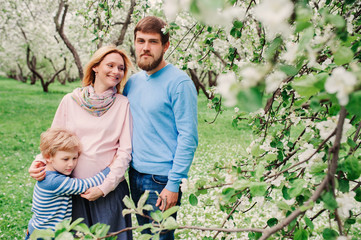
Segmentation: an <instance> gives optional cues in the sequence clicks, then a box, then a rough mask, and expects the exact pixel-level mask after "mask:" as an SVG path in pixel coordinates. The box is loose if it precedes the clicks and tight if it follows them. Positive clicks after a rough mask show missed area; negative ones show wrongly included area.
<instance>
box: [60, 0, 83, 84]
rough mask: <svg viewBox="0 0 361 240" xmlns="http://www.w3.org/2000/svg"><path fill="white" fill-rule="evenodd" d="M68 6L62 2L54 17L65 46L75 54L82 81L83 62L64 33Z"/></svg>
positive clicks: (62, 0)
mask: <svg viewBox="0 0 361 240" xmlns="http://www.w3.org/2000/svg"><path fill="white" fill-rule="evenodd" d="M68 7H69V5H68V4H65V1H64V0H61V1H60V3H59V8H58V12H57V13H56V15H55V17H54V22H55V26H56V31H57V32H58V33H59V35H60V37H61V39H63V41H64V43H65V45H66V46H67V47H68V49H69V51H70V52H71V53H72V54H73V57H74V60H75V65H76V67H77V68H78V72H79V78H80V80H82V79H83V76H84V75H83V66H82V64H81V60H80V57H79V54H78V52H77V51H76V49H75V47H74V46H73V45H72V44H71V43H70V41H69V39H68V38H67V36H66V35H65V33H64V22H65V17H66V14H67V12H68ZM63 8H64V11H63V15H62V19H61V23H59V16H60V13H61V12H62V10H63Z"/></svg>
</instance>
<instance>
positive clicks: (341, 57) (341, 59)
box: [333, 46, 353, 65]
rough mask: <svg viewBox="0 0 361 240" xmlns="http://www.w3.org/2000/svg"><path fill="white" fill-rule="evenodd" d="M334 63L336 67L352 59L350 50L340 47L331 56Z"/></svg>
mask: <svg viewBox="0 0 361 240" xmlns="http://www.w3.org/2000/svg"><path fill="white" fill-rule="evenodd" d="M333 57H334V62H335V63H336V64H337V65H344V64H346V63H349V62H351V61H352V59H353V52H352V50H351V49H350V48H348V47H344V46H341V47H340V48H339V49H338V50H337V51H336V52H335V54H334V55H333Z"/></svg>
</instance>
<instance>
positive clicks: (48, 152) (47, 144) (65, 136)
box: [40, 128, 81, 158]
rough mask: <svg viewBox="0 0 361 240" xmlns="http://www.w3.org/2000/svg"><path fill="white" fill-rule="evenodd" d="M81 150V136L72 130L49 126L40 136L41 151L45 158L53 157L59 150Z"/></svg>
mask: <svg viewBox="0 0 361 240" xmlns="http://www.w3.org/2000/svg"><path fill="white" fill-rule="evenodd" d="M74 149H77V150H78V152H79V154H80V152H81V144H80V140H79V138H78V137H77V136H76V135H75V134H74V133H73V132H71V131H69V130H66V129H60V128H49V129H48V130H46V131H45V132H43V133H42V134H41V136H40V151H41V153H42V155H43V157H44V158H49V157H53V156H54V155H55V154H56V152H57V151H72V150H74Z"/></svg>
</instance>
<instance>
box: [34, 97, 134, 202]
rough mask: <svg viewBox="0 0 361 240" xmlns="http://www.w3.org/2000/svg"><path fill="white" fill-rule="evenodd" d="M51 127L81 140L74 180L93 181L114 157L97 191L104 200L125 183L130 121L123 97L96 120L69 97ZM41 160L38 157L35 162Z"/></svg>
mask: <svg viewBox="0 0 361 240" xmlns="http://www.w3.org/2000/svg"><path fill="white" fill-rule="evenodd" d="M52 127H60V128H66V129H69V130H71V131H73V132H74V133H75V134H76V135H77V136H78V137H79V138H80V141H81V143H82V153H81V154H80V156H79V160H78V165H77V166H76V168H75V169H74V171H73V173H72V176H73V177H76V178H88V177H93V176H94V175H96V174H97V173H99V172H100V171H102V170H103V169H104V168H106V167H107V166H108V165H109V164H110V163H111V161H112V159H113V158H114V156H115V155H116V158H115V160H114V163H113V165H112V168H111V171H110V173H109V174H108V176H107V177H106V179H105V180H104V182H103V184H102V185H100V186H98V187H99V188H100V189H101V190H102V192H103V193H104V196H105V195H107V194H108V193H109V192H111V191H112V190H114V189H115V188H116V187H117V186H118V184H119V183H120V182H121V181H123V180H124V173H125V171H126V170H127V168H128V166H129V162H130V160H131V153H132V143H131V138H132V119H131V114H130V110H129V102H128V99H127V98H126V97H124V96H123V95H120V94H117V95H116V100H115V102H114V104H113V105H112V106H111V108H110V109H109V110H108V111H107V112H106V113H105V114H104V115H102V116H101V117H96V116H93V115H91V114H89V113H88V112H87V111H86V110H84V109H82V108H81V107H80V106H79V105H78V104H77V103H76V102H75V101H74V100H73V99H72V98H71V93H69V94H67V95H65V96H64V98H63V99H62V101H61V102H60V104H59V107H58V110H57V111H56V114H55V117H54V120H53V124H52ZM41 158H42V157H41V155H40V156H39V155H38V156H37V158H36V160H42V159H41Z"/></svg>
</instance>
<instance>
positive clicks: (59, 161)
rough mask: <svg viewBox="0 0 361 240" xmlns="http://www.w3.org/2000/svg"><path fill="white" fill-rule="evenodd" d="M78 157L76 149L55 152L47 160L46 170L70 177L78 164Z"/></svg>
mask: <svg viewBox="0 0 361 240" xmlns="http://www.w3.org/2000/svg"><path fill="white" fill-rule="evenodd" d="M78 156H79V152H78V149H73V150H69V151H57V152H56V153H55V155H54V156H52V157H50V158H49V159H48V163H47V167H48V170H50V171H57V172H59V173H62V174H64V175H70V174H71V173H72V171H73V170H74V168H75V166H76V164H77V163H78Z"/></svg>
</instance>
